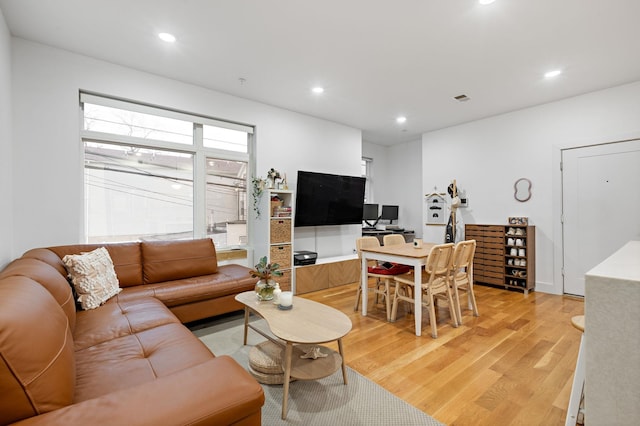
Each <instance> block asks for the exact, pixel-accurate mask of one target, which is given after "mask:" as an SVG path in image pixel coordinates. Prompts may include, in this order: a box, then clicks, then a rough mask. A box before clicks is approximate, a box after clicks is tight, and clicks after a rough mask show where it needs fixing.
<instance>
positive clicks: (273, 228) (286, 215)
mask: <svg viewBox="0 0 640 426" xmlns="http://www.w3.org/2000/svg"><path fill="white" fill-rule="evenodd" d="M267 195H268V197H269V199H268V204H267V206H268V209H269V210H268V214H269V234H268V235H269V262H271V263H273V262H277V263H279V264H280V270H281V271H282V272H283V273H284V275H283V276H282V277H278V278H277V281H278V283H279V284H280V288H281V289H282V290H283V291H285V290H291V291H293V292H294V293H295V274H293V206H294V204H295V197H294V193H293V191H290V190H285V189H268V190H267Z"/></svg>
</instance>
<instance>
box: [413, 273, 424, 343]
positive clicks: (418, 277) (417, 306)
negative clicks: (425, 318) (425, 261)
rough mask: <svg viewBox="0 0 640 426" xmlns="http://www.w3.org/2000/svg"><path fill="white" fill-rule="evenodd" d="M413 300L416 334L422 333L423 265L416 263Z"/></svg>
mask: <svg viewBox="0 0 640 426" xmlns="http://www.w3.org/2000/svg"><path fill="white" fill-rule="evenodd" d="M413 272H414V273H413V279H414V281H413V284H414V288H413V298H414V299H413V300H414V307H413V308H414V309H413V317H414V319H415V322H416V336H421V335H422V265H421V264H415V265H414V266H413Z"/></svg>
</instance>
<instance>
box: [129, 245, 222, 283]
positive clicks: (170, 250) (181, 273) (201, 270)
mask: <svg viewBox="0 0 640 426" xmlns="http://www.w3.org/2000/svg"><path fill="white" fill-rule="evenodd" d="M141 248H142V262H143V275H144V281H145V283H147V284H152V283H159V282H164V281H173V280H180V279H183V278H191V277H197V276H200V275H209V274H215V273H216V272H217V271H218V261H217V258H216V249H215V246H214V245H213V241H212V240H211V239H210V238H204V239H200V240H186V241H148V242H142V243H141Z"/></svg>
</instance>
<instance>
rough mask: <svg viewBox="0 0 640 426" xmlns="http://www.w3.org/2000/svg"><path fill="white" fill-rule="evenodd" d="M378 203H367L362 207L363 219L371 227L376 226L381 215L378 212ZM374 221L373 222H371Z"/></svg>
mask: <svg viewBox="0 0 640 426" xmlns="http://www.w3.org/2000/svg"><path fill="white" fill-rule="evenodd" d="M378 208H379V206H378V204H365V205H364V206H363V209H362V220H363V221H364V222H365V223H366V224H367V226H369V227H372V228H373V227H375V226H376V224H377V223H378V218H379V217H380V215H379V214H378ZM372 221H373V223H371V222H372Z"/></svg>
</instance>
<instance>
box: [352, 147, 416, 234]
mask: <svg viewBox="0 0 640 426" xmlns="http://www.w3.org/2000/svg"><path fill="white" fill-rule="evenodd" d="M421 152H422V142H421V141H420V140H415V141H411V142H406V143H402V144H398V145H392V146H382V145H377V144H374V143H370V142H363V144H362V155H363V156H365V157H369V158H372V159H373V170H372V181H373V199H372V200H371V201H370V202H372V203H377V204H379V205H380V206H382V205H383V204H391V205H398V206H399V211H398V225H399V226H401V227H403V228H404V229H407V230H413V231H415V232H416V237H418V238H420V237H421V236H422V223H423V221H422V219H421V217H422V201H423V193H422V185H421V182H422V154H421Z"/></svg>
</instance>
